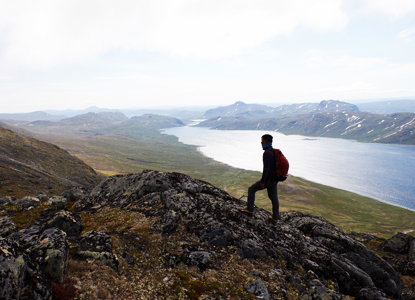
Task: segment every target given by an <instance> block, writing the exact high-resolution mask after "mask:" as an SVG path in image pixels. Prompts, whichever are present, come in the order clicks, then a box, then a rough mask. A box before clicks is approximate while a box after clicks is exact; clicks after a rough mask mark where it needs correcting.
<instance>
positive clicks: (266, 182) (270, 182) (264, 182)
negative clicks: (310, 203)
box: [241, 134, 280, 221]
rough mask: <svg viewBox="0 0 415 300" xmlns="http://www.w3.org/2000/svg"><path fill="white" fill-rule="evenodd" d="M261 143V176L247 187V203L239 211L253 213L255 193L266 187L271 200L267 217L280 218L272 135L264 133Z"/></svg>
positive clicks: (273, 219)
mask: <svg viewBox="0 0 415 300" xmlns="http://www.w3.org/2000/svg"><path fill="white" fill-rule="evenodd" d="M261 145H262V149H263V150H264V154H263V156H262V160H263V163H264V169H263V171H262V178H261V180H260V181H257V182H255V183H254V184H253V185H251V186H250V187H249V189H248V205H247V208H246V209H241V212H243V213H246V214H248V215H253V213H254V202H255V193H256V192H257V191H259V190H263V189H264V188H266V189H267V192H268V197H269V199H270V200H271V202H272V216H270V217H269V219H270V220H271V221H277V220H280V212H279V203H278V194H277V184H278V179H277V174H276V172H275V168H276V164H275V153H274V149H273V148H272V135H269V134H264V135H263V136H262V137H261Z"/></svg>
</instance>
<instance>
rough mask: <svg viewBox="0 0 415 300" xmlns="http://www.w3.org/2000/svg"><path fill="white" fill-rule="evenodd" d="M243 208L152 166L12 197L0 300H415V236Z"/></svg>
mask: <svg viewBox="0 0 415 300" xmlns="http://www.w3.org/2000/svg"><path fill="white" fill-rule="evenodd" d="M244 207H245V203H244V202H243V201H240V200H237V199H235V198H233V197H231V196H229V195H228V194H227V193H226V192H224V191H222V190H220V189H217V188H215V187H214V186H212V185H210V184H208V183H206V182H203V181H200V180H195V179H192V178H190V177H188V176H186V175H183V174H179V173H161V172H156V171H148V170H147V171H143V172H142V173H140V174H130V175H124V176H121V175H118V176H112V177H109V178H108V179H106V180H104V181H103V182H101V183H100V184H99V185H98V186H96V187H95V188H94V189H93V190H92V191H91V192H88V193H87V192H86V191H85V190H82V189H76V188H75V189H72V190H70V191H67V192H65V193H64V194H63V195H62V196H55V197H47V196H45V195H37V197H25V198H22V199H19V200H16V199H12V198H10V197H9V198H2V199H0V209H2V210H1V214H0V236H1V237H0V299H52V298H54V299H73V298H75V299H156V298H158V299H228V298H232V299H254V298H261V299H352V297H354V298H356V299H415V249H414V248H415V239H414V238H413V237H411V236H409V235H406V234H402V233H400V234H398V235H396V236H394V237H392V238H391V239H389V240H383V239H380V238H377V237H375V236H370V235H365V234H345V233H344V232H342V231H341V230H340V229H338V228H336V227H335V226H334V225H332V224H330V223H329V222H327V221H326V220H324V219H323V218H320V217H315V216H311V215H305V214H302V213H299V212H286V213H282V220H281V221H279V222H277V223H270V221H268V216H269V215H270V214H269V213H268V212H267V211H265V210H262V209H257V210H256V211H255V215H254V216H253V217H249V216H246V215H244V214H241V213H240V212H239V209H241V208H244ZM365 245H367V246H369V247H370V248H372V249H373V250H376V253H377V254H376V253H375V252H374V251H373V250H371V249H369V248H368V247H367V246H365ZM379 255H381V256H382V257H384V258H385V259H382V258H381V257H380V256H379Z"/></svg>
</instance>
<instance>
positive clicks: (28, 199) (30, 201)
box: [16, 196, 40, 209]
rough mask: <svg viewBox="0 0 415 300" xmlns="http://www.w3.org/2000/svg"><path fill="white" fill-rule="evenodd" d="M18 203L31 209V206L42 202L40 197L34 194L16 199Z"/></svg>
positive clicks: (24, 207)
mask: <svg viewBox="0 0 415 300" xmlns="http://www.w3.org/2000/svg"><path fill="white" fill-rule="evenodd" d="M16 204H17V205H20V206H21V207H22V208H23V209H29V208H31V207H33V208H34V207H37V206H38V205H39V204H40V200H39V198H36V197H32V196H25V197H23V198H21V199H19V200H17V201H16Z"/></svg>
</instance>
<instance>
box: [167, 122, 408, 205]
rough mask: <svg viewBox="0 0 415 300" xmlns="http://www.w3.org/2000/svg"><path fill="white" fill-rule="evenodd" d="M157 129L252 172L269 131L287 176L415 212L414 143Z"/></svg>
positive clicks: (258, 166) (259, 163)
mask: <svg viewBox="0 0 415 300" xmlns="http://www.w3.org/2000/svg"><path fill="white" fill-rule="evenodd" d="M162 132H163V133H166V134H170V135H175V136H177V137H178V138H179V141H180V142H182V143H185V144H189V145H197V146H199V150H200V151H201V152H202V153H203V154H204V155H206V156H208V157H211V158H213V159H215V160H217V161H220V162H223V163H226V164H228V165H230V166H233V167H237V168H242V169H247V170H254V171H262V148H261V145H260V140H261V136H262V135H263V134H265V133H270V134H272V135H273V136H274V143H273V146H274V147H276V148H280V149H281V150H282V151H283V153H284V155H285V156H286V157H287V159H288V160H289V162H290V174H292V175H295V176H299V177H303V178H305V179H307V180H310V181H314V182H318V183H321V184H325V185H329V186H333V187H337V188H341V189H344V190H348V191H352V192H355V193H358V194H362V195H366V196H369V197H373V198H376V199H379V200H381V201H385V202H388V203H391V204H394V205H399V206H402V207H406V208H409V209H414V210H415V178H414V175H415V146H406V145H388V144H371V143H360V142H356V141H352V140H344V139H333V138H320V137H319V138H311V137H305V136H300V135H283V134H280V133H276V132H268V131H259V130H211V129H208V128H201V127H189V126H184V127H175V128H169V129H164V130H163V131H162Z"/></svg>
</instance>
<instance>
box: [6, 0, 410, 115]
mask: <svg viewBox="0 0 415 300" xmlns="http://www.w3.org/2000/svg"><path fill="white" fill-rule="evenodd" d="M0 1H1V7H2V9H1V11H0V97H1V102H0V111H1V112H29V111H38V110H44V109H55V110H56V109H57V110H59V109H82V108H85V107H90V106H99V107H108V108H111V109H115V108H121V109H125V108H127V107H128V108H129V107H131V108H137V107H138V108H146V107H149V106H151V107H171V106H180V107H184V106H189V105H192V106H195V105H196V106H206V105H209V106H224V105H229V104H231V103H234V102H235V101H244V102H248V103H262V104H268V103H273V104H275V103H285V104H290V103H301V102H319V101H321V100H324V99H338V100H342V101H346V102H352V101H353V99H384V98H408V97H413V96H415V85H414V84H413V78H415V57H414V55H413V53H415V24H414V22H413V20H414V17H415V2H414V1H408V0H393V1H392V0H361V1H356V0H351V1H350V0H349V1H346V0H316V1H306V0H294V1H290V2H287V1H282V0H261V1H252V0H247V1H235V0H223V1H207V2H203V1H193V0H169V1H166V0H153V1H145V0H139V1H131V0H127V1H123V2H122V3H119V2H116V1H112V0H106V1H100V2H85V1H70V2H68V1H61V0H54V1H51V0H47V1H41V2H36V1H27V0H26V1H25V0H22V1H18V2H11V1H4V0H0ZM352 103H353V102H352Z"/></svg>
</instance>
